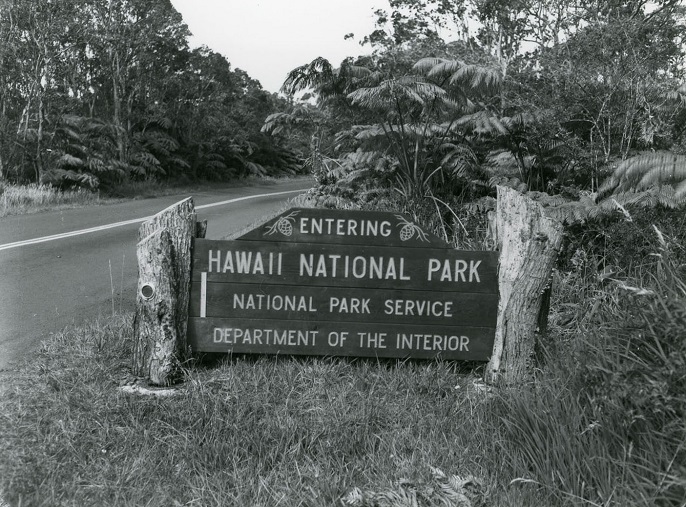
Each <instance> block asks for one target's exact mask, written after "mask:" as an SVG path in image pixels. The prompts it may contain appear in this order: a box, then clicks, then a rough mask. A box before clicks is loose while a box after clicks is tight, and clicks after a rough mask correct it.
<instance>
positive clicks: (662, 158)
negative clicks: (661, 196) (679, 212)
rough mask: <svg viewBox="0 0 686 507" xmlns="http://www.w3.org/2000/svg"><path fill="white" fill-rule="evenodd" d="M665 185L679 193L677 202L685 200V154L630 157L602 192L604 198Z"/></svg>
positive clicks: (653, 154)
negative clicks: (612, 194) (613, 194)
mask: <svg viewBox="0 0 686 507" xmlns="http://www.w3.org/2000/svg"><path fill="white" fill-rule="evenodd" d="M665 185H668V186H671V187H672V188H673V189H674V190H676V194H675V197H676V198H677V199H680V198H686V155H679V154H676V153H671V152H653V153H645V154H642V155H638V156H636V157H632V158H628V159H626V160H624V161H622V162H621V163H620V164H619V165H618V166H617V168H616V169H615V170H614V172H613V173H612V175H611V176H610V177H609V178H607V180H605V182H604V183H603V184H602V186H601V187H600V190H599V193H600V195H601V196H605V195H607V194H609V193H611V192H613V193H622V192H630V191H634V192H636V191H643V190H647V189H649V188H651V187H656V186H657V187H660V186H665Z"/></svg>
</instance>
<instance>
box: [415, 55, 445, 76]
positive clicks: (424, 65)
mask: <svg viewBox="0 0 686 507" xmlns="http://www.w3.org/2000/svg"><path fill="white" fill-rule="evenodd" d="M448 61H449V60H446V59H445V58H437V57H433V56H429V57H426V58H422V59H420V60H419V61H418V62H417V63H415V64H414V65H413V66H412V69H413V70H416V71H418V72H421V73H423V74H429V75H430V73H431V71H432V70H433V69H434V68H435V67H436V66H437V65H440V64H442V63H445V62H448Z"/></svg>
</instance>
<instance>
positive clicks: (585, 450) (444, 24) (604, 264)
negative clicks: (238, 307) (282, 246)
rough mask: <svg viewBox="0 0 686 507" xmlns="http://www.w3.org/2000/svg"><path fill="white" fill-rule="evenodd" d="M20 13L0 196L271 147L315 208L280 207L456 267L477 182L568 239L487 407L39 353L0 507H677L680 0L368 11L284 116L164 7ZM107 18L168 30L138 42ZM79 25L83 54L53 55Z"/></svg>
mask: <svg viewBox="0 0 686 507" xmlns="http://www.w3.org/2000/svg"><path fill="white" fill-rule="evenodd" d="M34 4H35V5H38V6H39V7H40V8H38V9H35V10H31V9H29V8H28V2H20V1H14V2H6V3H4V4H2V5H3V9H9V10H4V11H3V19H2V23H3V25H2V30H3V31H2V32H0V35H2V40H3V42H4V41H15V42H16V41H17V40H22V41H23V44H24V45H23V46H22V45H21V44H18V43H15V42H13V43H11V44H6V45H3V46H0V65H2V68H3V70H4V69H6V68H7V69H12V68H14V67H13V66H15V65H16V66H22V65H23V66H25V68H24V70H22V71H21V72H20V71H19V70H16V74H15V75H17V76H20V77H21V79H19V80H12V79H9V78H7V77H6V76H9V74H5V73H0V93H2V94H3V95H2V96H0V99H1V100H2V101H3V102H2V111H3V113H2V114H3V116H2V124H1V125H0V128H1V129H2V131H1V132H0V135H1V136H2V137H0V156H1V157H2V161H1V163H2V164H3V165H2V168H3V175H4V176H5V177H9V178H14V179H17V180H22V179H23V180H35V179H41V180H43V181H46V180H47V181H60V182H63V184H64V182H69V183H71V182H75V181H76V182H80V183H81V184H85V185H89V184H95V183H96V182H95V180H91V178H97V183H99V184H100V185H104V184H117V182H119V181H121V180H122V179H127V178H128V179H131V178H134V179H135V178H143V177H159V175H160V174H161V172H160V171H161V170H162V169H164V171H165V172H166V174H167V175H170V176H177V177H178V176H181V175H187V177H189V178H216V177H230V176H232V175H234V174H236V173H237V172H241V171H242V172H248V171H251V170H252V171H255V170H259V167H265V168H278V167H284V166H285V165H283V164H285V162H286V161H288V160H290V159H288V156H289V155H287V154H288V153H290V152H287V151H284V149H283V148H279V146H285V147H290V148H291V149H293V150H294V151H295V152H297V153H298V154H300V155H302V158H301V161H302V162H303V165H304V167H305V168H307V169H308V170H309V171H311V172H312V173H313V174H314V175H315V176H316V178H317V180H318V182H319V184H320V185H319V187H318V188H317V189H316V190H315V191H313V192H311V193H309V194H308V195H307V196H306V197H304V198H303V199H306V200H308V201H313V202H314V203H315V204H316V205H324V206H331V207H362V208H374V209H379V208H386V209H392V210H402V211H406V212H408V213H410V214H411V215H412V216H413V217H415V218H416V219H417V220H418V221H420V222H422V223H423V225H425V226H427V227H429V228H431V229H432V230H433V231H434V232H435V233H436V234H438V235H441V236H443V237H445V238H446V239H447V240H449V241H451V242H453V243H454V244H455V245H457V246H459V247H461V248H478V249H481V248H488V247H490V246H492V245H488V244H487V243H488V240H489V238H488V236H487V233H486V232H487V229H486V224H487V221H486V213H487V212H488V211H490V210H492V209H493V207H494V195H495V186H496V185H509V186H513V187H515V188H517V189H519V190H520V191H522V192H526V193H527V194H528V195H529V196H530V197H532V198H533V199H535V200H537V201H539V202H541V203H542V204H543V205H544V206H545V207H546V210H547V211H548V212H549V213H550V214H551V215H554V216H556V217H558V218H560V219H561V220H563V221H564V222H565V224H566V227H565V243H564V247H563V249H562V251H561V252H560V258H559V263H558V269H557V270H556V271H555V273H554V276H553V284H552V287H553V290H552V301H551V306H550V321H549V327H548V330H547V333H543V334H541V335H540V336H539V337H538V338H539V339H538V343H537V350H536V354H537V357H536V358H535V369H534V371H533V372H532V381H531V382H529V383H526V384H525V385H520V386H516V387H514V388H511V389H509V388H501V389H495V388H490V387H487V386H485V385H483V383H482V382H481V381H480V375H481V374H482V365H475V364H467V365H465V364H456V363H455V364H452V363H450V364H448V363H441V362H421V361H418V362H412V361H404V362H403V361H386V362H374V361H363V360H349V359H336V358H324V359H311V358H306V359H302V358H287V357H278V358H258V359H250V358H228V359H227V360H226V361H224V362H223V363H222V364H221V365H219V366H218V367H214V366H216V365H213V366H212V367H210V368H202V367H198V368H191V369H190V370H189V372H188V378H187V382H186V383H185V384H184V385H183V386H181V387H180V388H179V390H178V392H177V396H172V397H169V398H155V399H146V398H140V397H129V396H126V395H124V394H122V393H121V392H119V391H117V390H116V387H117V385H118V384H120V383H126V381H127V379H126V371H128V364H129V360H130V355H131V347H132V330H131V325H130V321H131V319H130V316H127V317H126V319H124V320H121V319H119V318H118V317H114V318H113V319H112V320H111V321H110V322H108V323H107V324H105V325H98V324H95V325H94V327H93V328H92V329H77V330H70V331H67V332H66V333H63V334H57V335H55V336H54V337H53V338H52V340H50V341H48V342H46V344H45V346H44V348H43V350H41V351H40V353H39V354H38V355H37V357H35V358H33V359H32V361H31V362H30V363H27V364H26V365H24V366H23V367H22V368H21V369H20V370H19V374H18V376H17V377H16V378H12V379H8V382H6V383H5V382H3V384H2V386H3V389H4V391H3V396H2V397H0V408H2V410H0V414H2V416H0V420H1V421H2V425H3V428H4V429H5V431H4V432H2V433H0V443H1V444H2V445H1V446H0V448H2V449H3V451H2V452H3V453H4V457H5V459H4V460H0V493H2V494H3V496H4V499H5V500H6V501H8V502H11V503H12V504H13V505H14V504H16V505H20V504H21V505H29V504H30V505H33V504H35V505H72V504H74V503H78V504H85V505H90V504H92V505H96V504H97V505H139V504H141V503H142V502H143V503H146V502H147V504H149V505H172V504H174V505H177V504H178V505H186V504H196V503H200V504H207V505H242V504H246V503H248V504H255V505H275V504H283V505H354V506H379V505H394V506H395V505H439V504H440V505H460V506H491V505H493V506H518V505H555V506H558V505H559V506H567V505H574V506H588V505H594V506H618V507H619V506H626V505H632V506H634V505H636V506H646V507H649V506H675V507H676V506H679V507H683V506H684V499H685V498H686V445H685V442H686V393H685V391H684V385H686V359H685V358H686V340H684V336H686V214H685V213H684V204H685V203H686V81H685V75H684V73H685V72H686V65H685V63H686V61H685V58H684V50H685V46H684V44H685V41H684V34H685V33H686V26H685V25H686V23H685V22H686V9H685V8H684V5H683V2H681V1H678V0H666V1H659V2H652V3H650V4H648V3H645V2H642V1H628V2H619V1H614V0H597V1H590V0H581V1H578V2H573V3H570V2H566V1H562V0H538V1H531V0H508V1H507V2H505V1H502V0H464V1H460V0H458V1H444V0H390V1H389V4H390V11H388V12H384V11H381V10H380V11H377V20H378V30H376V31H374V32H373V33H371V34H368V35H366V36H365V37H364V38H363V40H362V42H363V43H364V44H366V45H369V46H370V47H371V48H372V50H373V52H372V54H371V55H369V56H364V57H359V58H349V59H346V60H345V61H343V62H342V63H341V64H340V65H339V66H338V67H336V66H335V65H334V64H332V63H331V62H329V61H327V60H325V59H323V58H318V59H315V60H314V61H312V62H309V63H305V64H304V65H303V66H301V67H298V68H296V69H293V71H292V72H291V73H290V74H289V76H288V77H287V79H286V81H285V83H284V87H283V91H284V93H285V94H286V95H287V97H288V98H287V100H285V101H281V100H280V99H277V98H275V97H273V96H269V95H267V94H265V93H264V92H263V91H261V90H260V89H259V86H258V85H257V84H256V83H254V82H253V81H251V80H250V79H249V78H248V77H247V76H246V75H245V74H244V73H241V72H240V71H233V70H231V69H230V67H229V66H228V64H227V63H226V62H225V61H224V60H223V59H222V58H221V57H219V56H218V55H214V54H212V53H211V52H210V51H208V50H197V51H189V50H188V49H187V48H186V47H185V36H184V35H183V33H184V30H185V29H184V28H183V25H182V23H181V21H180V19H179V18H178V16H176V15H175V14H174V13H173V11H172V10H171V9H170V8H169V6H168V4H165V3H164V2H161V1H159V2H154V3H150V2H148V3H147V4H145V5H154V6H157V7H158V8H159V9H158V10H156V9H151V8H144V4H143V2H137V1H126V2H125V1H123V0H119V1H115V0H113V1H110V2H107V3H105V2H103V4H106V6H107V7H104V6H101V5H100V4H98V5H97V6H96V5H95V2H94V3H93V4H92V5H91V4H89V3H88V2H86V1H85V0H84V1H82V2H78V1H74V2H73V3H67V2H63V3H60V4H59V5H60V7H59V9H57V7H56V6H55V5H54V4H53V3H51V2H50V1H49V0H39V1H38V2H35V3H34ZM71 5H79V6H81V7H80V9H77V10H78V11H79V12H76V10H75V11H74V12H71V11H69V9H70V8H71V7H70V6H71ZM22 6H23V7H24V10H21V7H22ZM136 6H138V8H139V10H138V11H136V10H135V9H136ZM165 6H166V7H165ZM41 8H42V9H43V10H41ZM124 8H126V9H133V10H132V11H127V13H128V14H126V15H124V16H123V17H120V18H119V19H120V20H129V19H130V17H131V16H133V15H134V14H132V13H134V12H139V14H138V15H137V16H140V17H141V19H143V18H144V19H148V18H147V17H146V16H151V15H152V14H151V13H153V12H155V13H162V12H164V13H166V15H167V16H168V17H164V18H163V17H159V18H158V17H154V19H158V20H159V19H162V18H163V19H166V20H167V21H169V20H174V22H173V23H172V22H169V24H163V25H154V24H150V26H149V31H148V32H145V34H142V33H141V34H139V36H140V37H144V38H145V40H146V43H145V44H143V43H142V42H141V43H140V44H138V45H136V42H135V41H136V40H138V41H142V40H143V39H142V38H139V39H137V38H136V37H134V36H132V34H133V32H131V33H129V32H126V35H123V32H118V31H117V30H116V29H115V28H116V27H120V28H121V26H127V25H126V23H123V24H121V25H118V24H116V23H114V22H113V21H112V20H113V19H115V18H113V17H112V16H111V15H110V14H111V13H114V12H118V11H116V9H124ZM12 9H14V10H12ZM55 9H57V10H55ZM62 9H64V10H62ZM108 9H109V10H108ZM112 9H114V10H112ZM81 11H83V12H81ZM6 12H11V13H13V16H14V17H13V18H11V19H10V21H7V19H5V17H4V14H5V13H6ZM47 12H52V14H51V15H52V16H55V17H54V18H45V19H49V20H50V22H49V23H48V22H47V21H46V20H45V19H44V18H42V17H41V16H43V15H44V14H45V13H47ZM67 12H69V15H67ZM104 12H108V13H110V14H108V15H107V16H104V14H103V13H104ZM19 13H23V14H21V16H23V18H22V17H21V16H20V14H19ZM98 13H99V14H98ZM142 13H145V15H143V14H142ZM59 16H64V17H62V18H61V17H59ZM69 16H84V22H83V23H80V24H79V25H78V26H79V27H83V28H79V29H78V30H77V29H76V28H74V27H72V26H71V25H70V24H69V23H67V22H66V20H67V19H69ZM98 16H100V17H98ZM103 16H104V17H103ZM160 16H161V14H160ZM21 19H23V20H24V21H22V22H24V23H25V24H24V25H22V24H21V23H20V21H19V20H21ZM59 19H61V20H62V24H60V23H58V22H56V21H57V20H59ZM79 19H81V18H79ZM86 19H88V20H95V21H93V23H95V24H94V25H92V26H94V27H97V30H96V32H97V34H98V35H97V36H96V35H95V34H91V35H90V36H89V37H90V38H87V40H88V44H86V45H83V46H79V45H78V44H72V43H67V42H64V41H71V40H72V39H70V37H71V38H74V40H76V39H77V38H78V37H79V34H81V33H82V32H81V30H83V34H84V36H85V34H86V33H87V32H88V30H89V28H88V27H89V26H91V25H89V24H88V23H87V22H86V21H85V20H86ZM152 19H153V18H150V19H149V21H150V23H152ZM97 20H100V21H97ZM104 20H110V21H109V22H111V24H107V23H106V22H105V21H104ZM96 21H97V22H96ZM39 22H40V23H44V24H42V25H41V24H39ZM98 23H100V24H98ZM60 26H61V27H62V28H60ZM144 26H148V25H147V24H146V23H137V24H135V28H136V30H143V27H144ZM161 26H164V27H166V28H164V30H162V29H161V28H160V27H161ZM20 27H22V28H20ZM103 27H109V28H107V29H108V30H110V31H109V32H107V30H106V29H105V28H103ZM10 28H11V29H12V30H14V31H12V30H9V29H10ZM131 29H133V27H131ZM31 30H33V32H32V31H31ZM42 30H46V31H47V30H53V32H51V33H52V35H50V36H49V37H47V36H46V37H45V38H43V39H41V38H40V37H43V35H41V34H42ZM46 33H47V32H46ZM105 33H108V34H109V35H108V36H107V37H108V38H106V39H105V38H102V39H99V37H103V34H105ZM136 33H138V32H136ZM12 34H14V36H15V38H14V39H12V38H11V37H10V35H12ZM17 34H23V35H21V37H19V39H17V38H16V36H17ZM55 34H60V35H61V36H64V37H65V38H64V39H60V38H59V36H58V35H55ZM175 34H176V35H175ZM22 37H23V38H22ZM59 40H62V41H63V42H62V43H57V42H55V41H59ZM96 40H101V44H102V45H101V46H99V45H98V44H96V42H95V41H96ZM446 40H449V41H450V42H446ZM36 41H43V42H42V43H41V44H38V43H37V42H36ZM46 41H48V42H49V43H46ZM150 41H158V43H159V44H158V45H155V44H153V43H151V42H150ZM174 41H175V42H174ZM55 44H57V45H55ZM59 44H62V45H59ZM134 47H136V48H138V49H137V51H140V53H135V55H136V56H135V57H134V56H132V55H134V53H133V52H132V53H129V52H127V51H129V50H131V51H133V49H132V48H134ZM20 48H23V49H21V50H22V51H28V50H29V49H30V48H32V49H31V50H34V51H36V53H32V54H29V53H28V52H27V53H21V54H22V55H23V56H22V57H21V58H16V55H15V54H12V57H11V58H9V56H8V55H9V54H10V53H11V52H12V51H19V49H20ZM165 48H166V49H165ZM163 51H167V52H166V53H164V54H165V55H166V56H165V57H164V58H161V57H160V58H159V59H158V56H159V55H160V54H162V53H161V52H163ZM72 53H74V54H78V55H80V56H79V58H81V60H79V59H78V58H76V59H74V60H73V61H74V62H76V61H80V62H81V64H80V65H83V66H81V67H79V66H76V67H73V68H72V67H69V66H65V65H63V64H62V63H59V64H58V62H66V61H67V60H68V59H67V58H66V55H68V54H72ZM36 55H38V56H36ZM95 55H97V57H96V56H95ZM126 55H128V56H126ZM156 55H157V56H156ZM169 55H176V56H177V57H178V58H179V59H178V60H175V59H174V58H170V57H169ZM127 58H129V59H127ZM69 61H71V60H69ZM177 64H178V66H175V65H177ZM169 66H172V67H169ZM30 69H33V70H31V71H30V72H29V70H30ZM58 69H59V70H58ZM67 69H71V70H70V71H69V72H67ZM84 69H85V70H84ZM123 69H127V70H126V71H124V70H123ZM45 76H47V77H45ZM113 76H114V79H113ZM160 76H164V79H161V78H160ZM236 83H240V85H236ZM158 86H161V87H162V88H163V89H162V88H158ZM69 90H73V91H72V92H70V91H69ZM228 90H233V92H231V93H229V91H228ZM12 94H14V95H12ZM91 104H92V107H91ZM117 104H118V106H117ZM258 106H259V107H258ZM257 111H259V114H258V113H257ZM265 118H266V119H265ZM262 119H265V121H264V122H262ZM12 122H14V123H12ZM236 124H239V125H243V126H245V125H249V127H245V128H243V129H242V130H241V129H238V128H234V127H235V125H236ZM18 127H19V128H18ZM260 127H261V130H262V132H260ZM239 132H241V134H240V135H239V134H238V133H239ZM220 134H221V135H220ZM267 134H269V135H270V136H271V138H272V140H271V141H269V140H268V139H267V137H266V135H267ZM148 136H150V138H152V139H154V140H155V142H158V143H159V144H161V145H162V146H163V147H164V146H166V148H165V150H166V151H161V150H159V149H158V148H157V147H156V146H157V145H156V144H155V142H153V141H151V140H150V139H149V137H148ZM222 136H223V137H222ZM263 136H265V137H263ZM77 139H78V140H79V142H76V140H77ZM227 140H230V141H231V142H227ZM172 141H173V142H172ZM79 143H80V144H79ZM165 143H166V144H165ZM205 143H208V144H205ZM229 147H231V148H229ZM231 150H234V151H231ZM146 154H147V155H146ZM272 156H273V157H274V158H269V157H272ZM149 157H152V158H154V159H155V160H157V162H158V163H154V162H152V159H149ZM277 157H281V158H280V159H279V160H282V161H283V162H278V161H277ZM146 160H148V162H149V163H148V162H145V161H146ZM79 161H80V162H79ZM98 161H100V162H98ZM101 163H102V165H100V164H101ZM146 163H147V164H148V165H146ZM251 164H261V165H260V166H256V165H251ZM229 168H232V169H235V171H232V170H229ZM270 170H271V169H270ZM53 177H54V178H56V179H55V180H50V178H53ZM89 182H90V183H89ZM297 204H307V202H302V201H301V202H298V203H297ZM93 414H98V416H97V417H95V418H94V416H93ZM94 419H97V421H98V422H97V424H94V423H93V421H94ZM36 421H38V422H36ZM432 467H437V468H435V469H434V468H432ZM444 472H445V473H444ZM151 492H154V494H151ZM0 503H2V501H1V500H0Z"/></svg>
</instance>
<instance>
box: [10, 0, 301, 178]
mask: <svg viewBox="0 0 686 507" xmlns="http://www.w3.org/2000/svg"><path fill="white" fill-rule="evenodd" d="M189 35H190V34H189V32H188V29H187V27H186V25H185V24H184V23H183V21H182V19H181V16H180V15H179V14H178V12H176V11H175V10H174V8H173V7H172V5H171V3H170V2H169V1H168V0H145V1H143V0H108V1H104V2H103V1H95V0H70V1H68V2H65V1H52V0H3V1H2V2H0V180H2V179H5V180H9V181H11V182H15V183H27V182H35V183H52V184H54V185H57V186H62V187H71V186H81V187H86V188H106V189H107V188H112V187H115V186H117V185H120V184H122V183H125V182H128V181H139V180H143V179H151V178H154V179H163V180H164V179H179V178H181V180H182V181H184V180H185V181H189V180H197V179H203V180H219V179H221V180H226V179H230V178H235V177H238V176H242V175H246V174H262V175H263V174H279V173H283V172H286V173H293V171H296V170H298V168H299V167H300V166H299V165H298V164H297V163H296V162H297V157H296V155H295V154H294V153H293V152H292V151H290V150H288V149H286V148H283V147H281V146H279V145H278V144H277V143H275V142H274V140H273V139H270V138H268V136H266V135H264V134H261V133H260V127H261V126H262V122H263V120H264V118H265V117H266V116H267V115H268V114H270V113H273V112H274V111H275V110H278V109H279V108H280V107H282V105H283V103H284V101H283V100H282V99H279V98H277V97H276V96H275V95H273V94H270V93H267V92H266V91H264V90H263V89H262V88H261V86H260V84H259V83H258V82H257V81H255V80H254V79H252V78H251V77H250V76H248V75H247V74H246V73H245V72H244V71H242V70H240V69H232V68H231V65H230V63H229V62H227V61H226V59H225V58H224V57H222V56H221V55H219V54H217V53H214V52H212V51H211V50H209V49H208V48H200V49H195V50H190V49H189V46H188V36H189Z"/></svg>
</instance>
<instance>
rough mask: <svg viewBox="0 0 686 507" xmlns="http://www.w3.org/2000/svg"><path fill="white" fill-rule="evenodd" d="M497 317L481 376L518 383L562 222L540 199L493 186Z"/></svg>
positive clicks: (526, 367) (527, 364) (526, 368)
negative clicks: (497, 248)
mask: <svg viewBox="0 0 686 507" xmlns="http://www.w3.org/2000/svg"><path fill="white" fill-rule="evenodd" d="M496 228H497V235H498V244H499V246H500V263H499V282H498V287H499V294H500V301H499V304H498V318H497V325H496V332H495V341H494V345H493V355H492V357H491V360H490V362H489V363H488V366H487V368H486V374H485V377H486V380H487V381H488V382H489V383H492V384H497V385H511V384H518V383H521V382H523V381H524V380H526V379H527V378H528V377H529V375H530V374H531V370H532V359H533V354H534V345H535V340H536V332H537V327H538V325H539V323H540V312H541V306H542V303H543V301H544V293H545V290H546V287H547V286H548V284H549V281H550V277H551V274H552V269H553V266H554V264H555V261H556V259H557V254H558V251H559V249H560V245H561V243H562V225H561V224H560V223H559V222H557V221H555V220H552V219H550V218H548V217H546V216H545V215H544V212H543V208H542V207H541V206H540V204H538V203H536V202H534V201H532V200H531V199H529V198H527V197H526V196H523V195H522V194H520V193H519V192H517V191H516V190H513V189H511V188H506V187H498V206H497V227H496Z"/></svg>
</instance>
